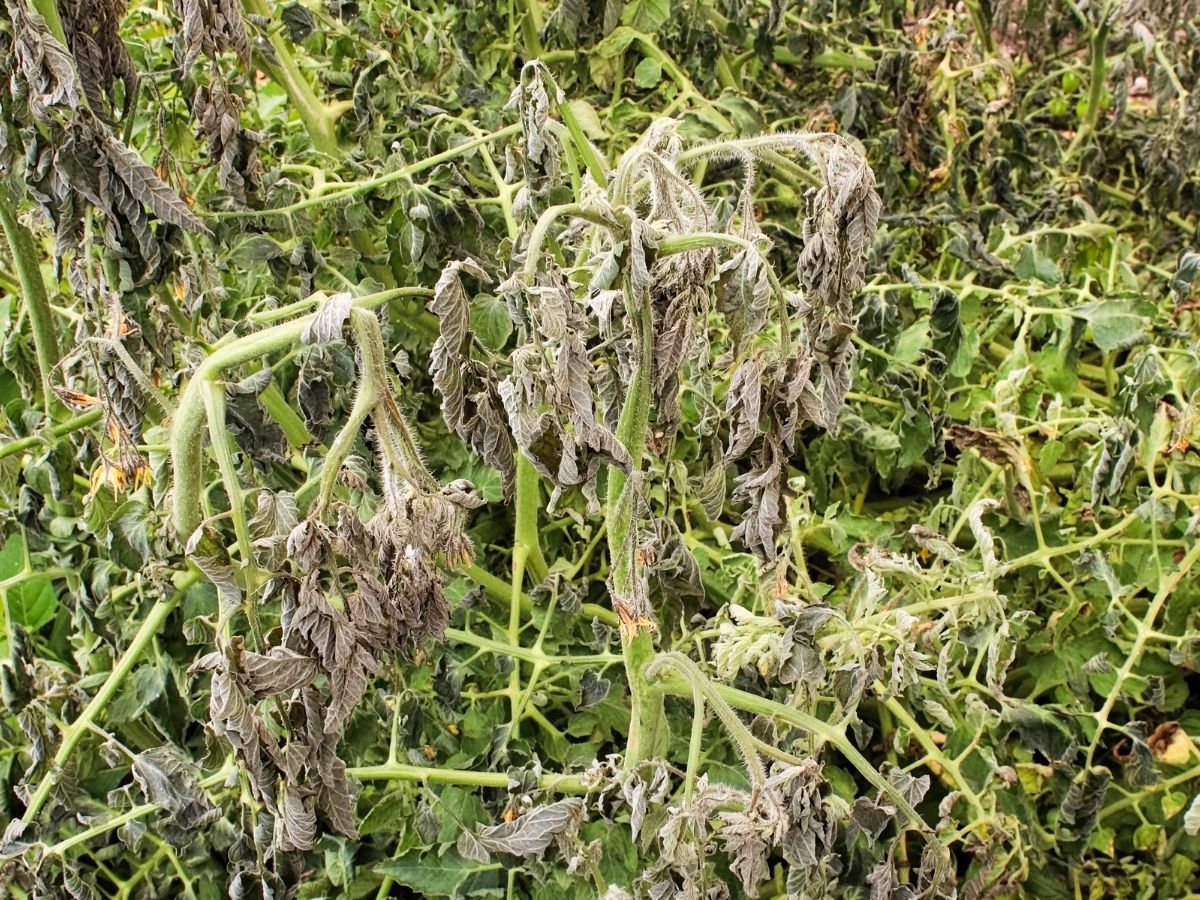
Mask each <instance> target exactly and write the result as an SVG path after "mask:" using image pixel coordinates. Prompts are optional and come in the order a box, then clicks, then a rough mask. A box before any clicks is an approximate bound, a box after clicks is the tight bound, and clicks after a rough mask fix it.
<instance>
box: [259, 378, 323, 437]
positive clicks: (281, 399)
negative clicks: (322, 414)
mask: <svg viewBox="0 0 1200 900" xmlns="http://www.w3.org/2000/svg"><path fill="white" fill-rule="evenodd" d="M258 399H259V402H261V403H262V405H263V409H265V410H266V411H267V415H269V416H270V417H271V418H272V419H274V420H275V424H277V425H278V426H279V427H280V428H282V429H283V436H284V437H285V438H287V442H288V444H289V445H290V446H292V447H296V448H300V447H307V446H308V445H309V444H311V443H312V442H313V441H315V440H316V438H314V437H313V435H312V432H311V431H309V430H308V426H307V425H305V424H304V419H302V418H301V417H300V414H299V413H298V412H296V410H294V409H293V408H292V405H291V404H290V403H288V401H287V398H286V397H285V396H283V391H281V390H280V389H279V386H278V385H277V384H275V382H274V381H272V382H271V383H270V384H268V385H267V387H266V390H264V391H263V392H262V393H261V394H260V395H259V397H258Z"/></svg>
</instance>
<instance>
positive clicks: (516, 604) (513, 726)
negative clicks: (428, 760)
mask: <svg viewBox="0 0 1200 900" xmlns="http://www.w3.org/2000/svg"><path fill="white" fill-rule="evenodd" d="M528 558H529V548H528V547H526V546H525V545H524V544H522V543H521V542H520V541H519V540H518V541H517V544H516V546H515V547H513V553H512V597H511V599H510V601H509V607H508V644H509V646H510V647H513V648H519V647H520V646H521V586H522V585H523V584H524V581H525V561H526V560H527V559H528ZM508 694H509V701H510V702H511V704H512V721H511V723H510V725H509V738H515V737H519V736H520V734H521V666H520V665H519V664H517V663H516V662H515V661H514V663H513V667H512V671H511V672H510V673H509V675H508Z"/></svg>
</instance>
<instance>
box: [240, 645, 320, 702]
mask: <svg viewBox="0 0 1200 900" xmlns="http://www.w3.org/2000/svg"><path fill="white" fill-rule="evenodd" d="M242 667H243V669H244V670H245V679H246V686H247V687H248V688H249V689H250V690H251V691H252V692H253V693H254V694H255V696H256V697H265V696H268V695H270V694H287V693H291V692H292V691H294V690H295V689H296V688H299V687H302V686H304V685H306V684H308V683H309V682H310V681H312V679H313V677H314V676H315V675H316V674H317V661H316V660H315V659H312V658H311V657H308V656H303V655H302V654H299V653H296V652H295V651H293V650H289V649H288V648H287V647H272V648H271V649H270V650H268V651H267V652H266V653H249V652H247V653H244V654H243V655H242Z"/></svg>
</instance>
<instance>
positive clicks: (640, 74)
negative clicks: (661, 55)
mask: <svg viewBox="0 0 1200 900" xmlns="http://www.w3.org/2000/svg"><path fill="white" fill-rule="evenodd" d="M661 80H662V64H661V63H660V62H659V61H658V60H657V59H650V58H646V59H643V60H642V61H641V62H640V63H638V64H637V68H636V69H634V70H633V83H634V84H636V85H637V86H638V87H640V88H642V89H643V90H649V89H650V88H652V87H654V86H655V85H656V84H658V83H659V82H660V81H661Z"/></svg>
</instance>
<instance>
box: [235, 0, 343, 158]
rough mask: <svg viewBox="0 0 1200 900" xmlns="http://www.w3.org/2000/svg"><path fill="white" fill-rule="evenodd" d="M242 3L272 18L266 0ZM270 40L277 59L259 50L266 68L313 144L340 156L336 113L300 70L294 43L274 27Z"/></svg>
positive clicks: (250, 10)
mask: <svg viewBox="0 0 1200 900" xmlns="http://www.w3.org/2000/svg"><path fill="white" fill-rule="evenodd" d="M242 6H243V8H244V9H245V10H246V12H247V13H249V14H250V15H254V16H261V17H263V18H266V19H270V18H271V9H270V7H269V6H268V5H267V3H266V0H242ZM267 40H268V41H269V42H270V44H271V49H272V50H273V51H274V54H273V55H274V57H275V59H274V61H271V60H269V59H268V58H267V56H266V54H261V53H260V54H259V57H260V65H261V66H262V69H263V71H265V72H266V73H267V74H268V75H270V76H271V79H272V80H273V81H275V82H276V83H277V84H278V85H279V86H280V87H281V88H283V89H284V91H286V92H287V95H288V97H289V98H290V99H291V101H292V105H293V106H294V107H295V108H296V114H297V115H298V116H299V117H300V121H301V122H303V123H304V129H305V131H307V132H308V136H309V138H310V139H311V140H312V142H313V146H314V147H315V148H316V149H317V150H319V151H320V152H322V153H326V154H328V155H330V156H337V155H339V152H340V150H339V147H338V140H337V129H336V116H335V115H334V114H333V112H332V111H331V110H330V109H329V108H328V107H326V105H325V104H324V103H323V102H321V99H320V98H319V97H318V96H317V94H316V92H315V91H314V90H313V88H312V85H311V84H309V83H308V79H307V78H305V77H304V73H303V72H301V71H300V65H299V64H298V63H297V62H296V58H295V57H294V56H292V49H291V46H290V45H289V43H288V41H287V40H286V39H285V38H284V37H283V35H282V34H281V33H279V31H278V30H272V31H271V32H270V33H269V34H268V35H267Z"/></svg>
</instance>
